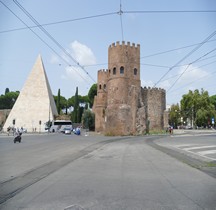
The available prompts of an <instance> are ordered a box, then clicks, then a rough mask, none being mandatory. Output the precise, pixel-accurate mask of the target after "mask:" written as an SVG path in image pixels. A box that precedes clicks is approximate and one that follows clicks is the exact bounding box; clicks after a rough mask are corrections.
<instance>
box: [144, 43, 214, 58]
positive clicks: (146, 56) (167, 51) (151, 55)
mask: <svg viewBox="0 0 216 210" xmlns="http://www.w3.org/2000/svg"><path fill="white" fill-rule="evenodd" d="M214 41H216V39H212V40H209V41H207V42H206V43H208V42H214ZM201 43H202V42H200V43H196V44H192V45H187V46H184V47H179V48H174V49H171V50H166V51H162V52H158V53H154V54H150V55H145V56H142V57H141V58H140V59H143V58H149V57H153V56H157V55H161V54H165V53H169V52H173V51H176V50H182V49H185V48H189V47H193V46H197V45H199V44H201Z"/></svg>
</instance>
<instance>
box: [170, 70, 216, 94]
mask: <svg viewBox="0 0 216 210" xmlns="http://www.w3.org/2000/svg"><path fill="white" fill-rule="evenodd" d="M215 73H216V71H213V72H211V73H210V75H209V74H208V75H205V76H203V77H200V78H198V79H196V80H193V81H192V82H189V83H187V84H185V85H183V86H181V87H179V88H177V89H175V90H173V91H171V92H174V91H177V90H179V89H182V88H184V87H187V86H188V85H191V84H193V83H195V82H197V81H199V80H201V79H203V78H206V77H209V76H211V75H213V74H215Z"/></svg>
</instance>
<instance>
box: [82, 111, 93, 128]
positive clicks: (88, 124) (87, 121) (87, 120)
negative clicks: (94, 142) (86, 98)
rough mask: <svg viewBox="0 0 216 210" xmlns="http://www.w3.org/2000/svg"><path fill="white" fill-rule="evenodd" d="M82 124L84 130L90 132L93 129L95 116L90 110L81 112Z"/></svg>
mask: <svg viewBox="0 0 216 210" xmlns="http://www.w3.org/2000/svg"><path fill="white" fill-rule="evenodd" d="M82 124H83V127H84V128H85V129H89V130H91V131H93V130H94V129H95V115H94V113H93V112H92V111H91V110H89V109H87V110H85V111H84V112H83V116H82Z"/></svg>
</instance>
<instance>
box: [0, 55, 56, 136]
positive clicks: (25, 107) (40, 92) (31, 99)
mask: <svg viewBox="0 0 216 210" xmlns="http://www.w3.org/2000/svg"><path fill="white" fill-rule="evenodd" d="M54 115H58V113H57V109H56V105H55V102H54V98H53V95H52V91H51V88H50V85H49V82H48V79H47V75H46V72H45V69H44V65H43V61H42V58H41V56H40V55H39V56H38V58H37V60H36V62H35V64H34V66H33V68H32V71H31V72H30V74H29V76H28V78H27V80H26V82H25V84H24V86H23V88H22V90H21V92H20V94H19V96H18V98H17V100H16V102H15V104H14V106H13V108H12V110H11V112H10V114H9V116H8V118H7V120H6V122H5V124H4V127H3V129H4V131H6V130H7V128H8V127H9V126H10V127H15V128H17V127H18V128H21V127H23V128H25V129H27V132H32V131H37V132H44V131H45V128H46V122H48V121H49V120H50V121H52V120H53V119H54Z"/></svg>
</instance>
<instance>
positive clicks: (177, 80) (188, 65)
mask: <svg viewBox="0 0 216 210" xmlns="http://www.w3.org/2000/svg"><path fill="white" fill-rule="evenodd" d="M215 50H216V48H214V49H213V50H211V51H209V52H208V53H206V54H204V55H203V56H201V57H199V58H198V59H196V60H194V61H193V62H191V63H190V64H188V65H187V67H186V68H185V70H184V71H183V72H182V73H181V74H180V75H179V77H178V78H177V79H176V80H175V81H174V82H173V84H172V85H171V86H170V87H169V88H168V89H167V92H169V91H170V90H171V89H172V88H173V86H174V85H175V84H176V83H177V82H178V80H179V79H180V78H181V77H182V76H183V75H184V73H185V72H186V71H187V69H188V68H189V67H190V66H191V65H192V64H194V63H196V62H197V61H199V60H200V59H201V58H203V57H205V56H207V55H209V54H210V53H212V52H214V51H215Z"/></svg>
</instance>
